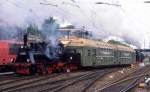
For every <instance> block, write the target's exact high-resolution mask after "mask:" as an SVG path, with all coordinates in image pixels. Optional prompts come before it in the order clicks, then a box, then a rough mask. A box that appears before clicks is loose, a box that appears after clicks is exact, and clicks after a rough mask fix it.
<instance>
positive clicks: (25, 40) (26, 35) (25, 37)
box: [23, 33, 28, 46]
mask: <svg viewBox="0 0 150 92" xmlns="http://www.w3.org/2000/svg"><path fill="white" fill-rule="evenodd" d="M27 40H28V34H27V33H25V34H24V37H23V41H24V46H27Z"/></svg>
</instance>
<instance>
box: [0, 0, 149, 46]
mask: <svg viewBox="0 0 150 92" xmlns="http://www.w3.org/2000/svg"><path fill="white" fill-rule="evenodd" d="M96 1H99V0H21V1H20V0H1V1H0V12H1V14H0V25H2V26H0V27H3V25H4V24H6V23H7V25H6V26H8V25H9V26H11V28H10V27H8V28H7V27H4V29H6V30H7V33H9V32H10V33H11V32H12V30H9V29H12V27H13V28H14V29H15V27H16V26H19V27H21V28H23V27H26V25H27V24H28V23H31V22H32V23H36V24H37V25H38V26H39V28H40V29H42V23H43V22H44V20H45V19H47V18H48V17H49V16H55V17H57V18H58V22H59V23H62V22H65V21H69V22H71V23H72V24H73V25H75V26H76V27H77V28H81V27H82V26H85V28H86V29H87V30H89V31H92V32H93V33H94V37H96V38H101V39H104V38H107V37H109V36H116V37H120V38H122V39H124V40H125V41H126V42H128V43H130V44H133V45H136V46H137V47H142V45H141V44H142V43H143V40H144V39H145V38H144V37H141V35H142V36H146V35H147V32H148V29H146V27H145V26H144V25H143V24H141V23H139V22H142V23H144V22H143V20H139V21H138V19H139V17H142V15H141V16H138V14H140V12H134V10H135V8H133V7H131V5H130V4H129V3H130V2H129V1H133V2H134V1H135V0H126V1H120V0H107V1H106V0H100V1H102V2H106V3H115V4H121V5H122V6H121V7H116V6H109V5H96V4H94V3H95V2H96ZM140 1H142V0H140ZM41 3H48V4H49V5H46V4H45V5H44V4H41ZM127 5H130V7H129V8H130V9H129V8H127V7H128V6H127ZM132 6H136V7H137V9H139V5H137V4H135V5H133V4H132ZM139 11H142V10H139ZM134 14H135V15H136V16H138V17H136V18H134V17H135V16H134ZM130 15H131V16H130ZM137 21H138V22H137ZM4 29H0V31H3V30H4ZM45 30H46V29H45ZM143 30H144V31H143ZM4 31H5V30H4ZM13 33H14V34H15V33H16V31H14V32H13Z"/></svg>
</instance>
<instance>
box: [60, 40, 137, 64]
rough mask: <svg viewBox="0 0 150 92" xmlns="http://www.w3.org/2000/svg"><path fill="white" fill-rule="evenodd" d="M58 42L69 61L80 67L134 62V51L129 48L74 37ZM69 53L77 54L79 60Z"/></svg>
mask: <svg viewBox="0 0 150 92" xmlns="http://www.w3.org/2000/svg"><path fill="white" fill-rule="evenodd" d="M60 41H61V43H62V44H63V45H64V49H65V50H64V52H68V56H69V55H70V58H69V60H70V61H71V60H72V62H78V65H80V66H82V67H97V66H107V65H128V64H132V63H135V61H136V60H135V51H134V50H133V49H132V48H130V47H126V46H121V45H112V44H108V43H104V42H100V41H93V40H89V39H82V38H76V37H70V38H69V39H68V38H63V39H60ZM70 53H78V57H81V58H80V59H76V57H75V58H73V57H72V56H71V54H70ZM69 60H68V62H69ZM73 60H74V61H73Z"/></svg>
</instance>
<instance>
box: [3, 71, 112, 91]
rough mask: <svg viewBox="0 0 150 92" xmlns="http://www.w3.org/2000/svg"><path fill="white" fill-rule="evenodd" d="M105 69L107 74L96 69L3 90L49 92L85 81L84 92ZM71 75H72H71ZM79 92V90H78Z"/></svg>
mask: <svg viewBox="0 0 150 92" xmlns="http://www.w3.org/2000/svg"><path fill="white" fill-rule="evenodd" d="M108 70H110V69H107V73H108V72H110V71H108ZM104 71H105V74H106V70H94V71H88V72H86V73H85V72H84V73H83V74H79V75H76V76H71V74H68V75H67V76H68V78H64V79H58V80H51V81H49V80H47V82H45V83H44V82H43V83H38V82H36V83H35V82H34V83H30V84H32V85H29V84H25V85H21V86H19V85H18V86H15V87H12V88H10V87H8V88H5V89H3V90H2V92H30V91H31V92H49V91H52V90H53V91H55V92H57V91H59V90H60V91H61V90H62V89H64V88H66V87H68V86H71V85H74V84H76V83H78V82H82V81H85V82H86V84H87V85H86V86H84V88H83V89H81V90H80V91H81V92H84V91H86V90H87V89H88V87H90V85H92V84H93V83H94V82H95V81H96V80H97V79H99V78H100V77H102V75H104ZM69 76H71V77H69ZM56 89H57V90H56ZM76 92H77V91H76Z"/></svg>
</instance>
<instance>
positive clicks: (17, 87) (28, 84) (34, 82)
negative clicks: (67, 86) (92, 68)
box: [0, 72, 85, 92]
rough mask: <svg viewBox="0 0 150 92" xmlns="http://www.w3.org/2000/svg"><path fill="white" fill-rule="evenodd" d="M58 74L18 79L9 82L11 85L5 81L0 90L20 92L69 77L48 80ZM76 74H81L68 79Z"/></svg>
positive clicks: (3, 91)
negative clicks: (18, 80) (17, 80)
mask: <svg viewBox="0 0 150 92" xmlns="http://www.w3.org/2000/svg"><path fill="white" fill-rule="evenodd" d="M81 73H83V74H82V75H84V74H85V73H84V72H81ZM66 74H67V73H63V74H62V73H61V74H59V75H60V76H61V75H66ZM71 74H74V73H71ZM59 75H58V74H56V75H54V74H53V75H49V76H47V77H44V78H38V79H35V78H34V79H30V81H29V80H23V81H24V82H22V81H20V82H19V83H18V82H15V83H13V84H12V83H10V84H11V85H9V86H8V84H7V83H6V85H3V88H1V86H0V88H1V90H0V91H2V92H15V91H16V92H20V91H23V92H24V90H25V89H31V88H34V89H36V88H39V86H40V87H41V85H44V84H45V85H46V84H53V83H56V82H61V81H65V80H67V79H69V78H66V79H62V80H57V81H51V82H48V80H49V79H51V78H55V77H57V76H59ZM78 76H81V75H77V76H73V77H70V79H71V78H74V77H78ZM43 81H46V83H44V82H43ZM27 92H29V91H27ZM35 92H36V91H35Z"/></svg>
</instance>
